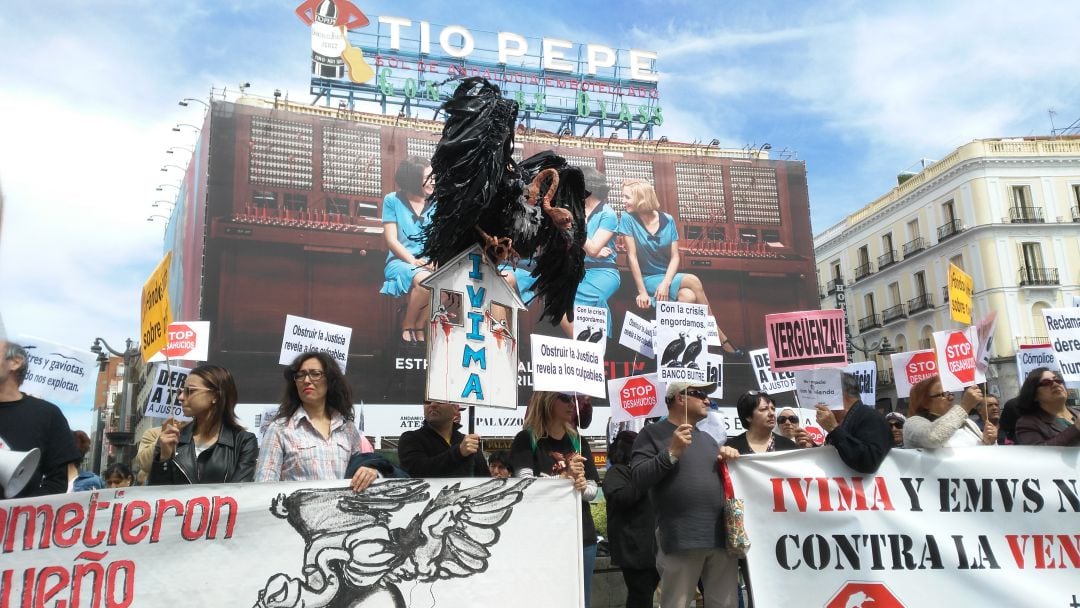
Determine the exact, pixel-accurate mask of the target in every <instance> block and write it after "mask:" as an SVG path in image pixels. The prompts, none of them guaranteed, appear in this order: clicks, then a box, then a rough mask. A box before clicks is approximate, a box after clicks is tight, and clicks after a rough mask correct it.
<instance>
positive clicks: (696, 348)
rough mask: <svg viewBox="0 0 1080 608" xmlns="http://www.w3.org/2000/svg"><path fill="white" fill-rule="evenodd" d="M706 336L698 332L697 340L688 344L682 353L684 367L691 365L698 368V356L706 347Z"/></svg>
mask: <svg viewBox="0 0 1080 608" xmlns="http://www.w3.org/2000/svg"><path fill="white" fill-rule="evenodd" d="M704 343H705V338H704V337H702V335H701V334H698V337H697V339H696V340H694V341H693V342H691V343H690V344H687V345H686V350H685V351H683V354H682V365H683V367H691V368H693V369H697V358H698V355H700V354H701V349H702V348H703V347H704V346H703V345H704Z"/></svg>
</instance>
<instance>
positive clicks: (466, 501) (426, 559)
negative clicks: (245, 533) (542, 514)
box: [255, 479, 535, 608]
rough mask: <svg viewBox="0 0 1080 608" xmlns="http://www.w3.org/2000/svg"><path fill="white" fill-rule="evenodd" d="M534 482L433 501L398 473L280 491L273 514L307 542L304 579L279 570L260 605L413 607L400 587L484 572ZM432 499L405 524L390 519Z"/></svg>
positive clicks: (499, 483)
mask: <svg viewBox="0 0 1080 608" xmlns="http://www.w3.org/2000/svg"><path fill="white" fill-rule="evenodd" d="M533 481H535V480H533V479H492V480H490V481H487V482H484V483H482V484H479V485H475V486H472V487H469V488H464V489H463V488H462V487H461V484H460V483H455V484H451V485H448V486H446V487H444V488H443V489H442V490H440V491H439V494H438V495H437V496H436V497H435V498H434V499H431V500H428V499H429V497H430V494H429V492H428V490H429V489H430V487H431V486H430V484H428V482H426V481H424V480H422V479H393V480H387V481H384V482H382V483H378V484H374V485H372V486H370V487H369V488H368V489H367V490H365V491H364V492H361V493H355V492H353V491H352V490H351V489H350V488H320V489H308V490H297V491H295V492H293V493H292V494H289V495H288V496H286V495H284V494H279V495H278V496H277V498H275V499H274V500H273V501H272V504H271V508H270V512H271V513H273V514H274V515H275V516H277V517H280V518H282V519H285V520H286V521H288V522H289V524H290V525H291V526H292V527H293V529H295V530H296V531H297V532H298V533H299V534H300V535H301V536H302V537H303V538H304V541H305V543H306V549H305V555H304V561H303V566H302V568H301V569H300V571H301V572H302V577H303V578H299V577H292V576H289V575H288V574H285V573H278V574H274V575H273V576H271V577H270V579H269V580H267V581H266V585H265V587H264V588H263V589H262V590H261V591H259V597H258V600H257V601H256V603H255V608H285V607H299V606H303V607H304V608H337V607H343V606H349V607H354V606H355V607H357V608H359V607H362V606H369V607H372V608H374V607H375V606H387V605H389V606H393V607H394V608H405V607H406V606H407V604H406V602H405V599H404V597H403V595H402V593H401V590H400V589H399V588H398V584H400V583H403V582H406V581H416V582H420V583H434V582H437V581H440V580H446V579H451V578H464V577H469V576H472V575H474V574H477V573H480V572H484V571H486V570H487V568H488V562H489V560H490V559H491V548H492V547H494V546H495V545H496V544H497V543H498V542H499V536H500V531H499V527H500V526H502V525H503V524H504V523H506V521H507V520H508V519H509V518H510V515H511V514H512V512H513V508H514V505H516V504H518V503H519V502H521V500H522V498H523V497H524V492H525V489H526V488H528V487H529V485H531V484H532V482H533ZM425 500H427V501H428V502H427V504H426V505H425V506H424V507H423V510H422V511H420V512H419V513H418V514H416V515H415V516H413V517H412V519H411V520H410V521H409V523H408V524H407V525H406V526H405V527H404V528H391V527H390V518H391V516H392V515H393V514H394V513H397V512H399V511H401V510H402V509H404V508H405V506H406V505H408V504H410V503H417V502H422V501H425Z"/></svg>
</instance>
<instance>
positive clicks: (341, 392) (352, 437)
mask: <svg viewBox="0 0 1080 608" xmlns="http://www.w3.org/2000/svg"><path fill="white" fill-rule="evenodd" d="M284 375H285V391H284V395H283V396H282V399H281V406H280V407H278V412H277V416H276V417H275V418H274V421H273V422H271V423H270V428H268V429H267V430H266V436H265V437H264V438H263V444H262V448H261V449H260V452H259V468H258V471H257V472H256V474H255V478H256V479H257V480H258V481H314V480H323V479H343V478H345V476H346V475H345V474H346V472H347V471H348V470H349V460H350V458H351V457H352V456H353V454H361V453H365V452H370V451H371V449H370V448H369V447H368V446H367V445H365V444H366V441H365V440H364V438H363V436H362V435H360V431H359V430H357V428H356V425H355V424H353V406H352V392H351V391H350V390H349V385H348V383H347V382H346V381H345V374H343V373H342V372H341V367H340V366H339V365H338V364H337V361H335V360H334V358H333V357H331V356H330V355H328V354H326V353H319V352H307V353H304V354H302V355H300V356H298V357H297V358H296V359H294V360H293V362H292V365H290V366H289V367H287V368H285V373H284ZM377 476H378V474H377V471H376V470H375V469H374V468H371V467H367V466H361V467H360V468H359V469H357V471H356V473H355V474H354V475H352V476H351V479H352V483H351V485H352V488H353V489H354V490H356V491H357V492H359V491H361V490H363V489H364V488H367V487H368V485H370V484H371V482H372V481H374V480H375V479H376V477H377Z"/></svg>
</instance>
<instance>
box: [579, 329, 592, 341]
mask: <svg viewBox="0 0 1080 608" xmlns="http://www.w3.org/2000/svg"><path fill="white" fill-rule="evenodd" d="M591 335H592V327H586V328H585V329H583V330H581V333H579V334H578V335H577V340H578V342H588V341H589V336H591Z"/></svg>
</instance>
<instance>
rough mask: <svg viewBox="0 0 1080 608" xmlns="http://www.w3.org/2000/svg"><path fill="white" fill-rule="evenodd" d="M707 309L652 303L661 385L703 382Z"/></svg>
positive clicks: (701, 305) (690, 305)
mask: <svg viewBox="0 0 1080 608" xmlns="http://www.w3.org/2000/svg"><path fill="white" fill-rule="evenodd" d="M708 318H709V307H708V306H705V305H704V304H684V303H682V302H657V303H656V339H655V340H654V341H653V350H654V351H655V352H656V354H657V361H656V364H657V369H659V374H660V377H659V380H660V382H661V383H664V384H667V383H669V382H705V379H706V377H707V373H706V371H705V356H706V354H707V353H708V352H709V349H708V348H706V346H705V337H706V335H708V332H709V326H708Z"/></svg>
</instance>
